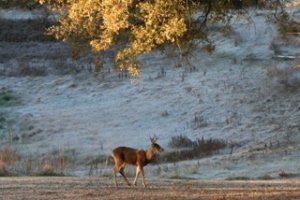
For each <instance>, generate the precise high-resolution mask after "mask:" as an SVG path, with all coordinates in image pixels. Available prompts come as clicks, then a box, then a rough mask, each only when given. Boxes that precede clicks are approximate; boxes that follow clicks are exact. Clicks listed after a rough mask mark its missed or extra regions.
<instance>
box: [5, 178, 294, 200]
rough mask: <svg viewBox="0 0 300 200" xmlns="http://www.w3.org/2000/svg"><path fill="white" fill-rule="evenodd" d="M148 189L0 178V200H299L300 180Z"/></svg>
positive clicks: (100, 181) (102, 181)
mask: <svg viewBox="0 0 300 200" xmlns="http://www.w3.org/2000/svg"><path fill="white" fill-rule="evenodd" d="M147 183H148V186H147V188H142V187H141V186H137V187H127V186H125V185H123V184H120V186H119V187H118V188H115V187H114V186H113V185H112V180H111V179H108V178H102V177H94V178H91V177H84V178H78V177H76V178H74V177H50V178H49V177H17V178H8V177H5V178H1V179H0V192H1V197H0V199H31V200H34V199H39V200H41V199H51V200H55V199H79V200H80V199H102V200H104V199H223V200H225V199H231V200H233V199H260V200H265V199H272V200H276V199H280V200H283V199H289V200H291V199H299V196H300V180H272V181H221V180H214V181H205V180H203V181H202V180H171V179H168V180H167V179H151V180H148V182H147Z"/></svg>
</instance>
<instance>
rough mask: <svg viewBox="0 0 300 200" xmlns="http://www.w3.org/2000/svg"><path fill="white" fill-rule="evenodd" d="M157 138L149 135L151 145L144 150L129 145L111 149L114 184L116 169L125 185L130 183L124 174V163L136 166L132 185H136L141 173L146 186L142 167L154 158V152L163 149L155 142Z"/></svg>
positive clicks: (116, 184) (115, 181)
mask: <svg viewBox="0 0 300 200" xmlns="http://www.w3.org/2000/svg"><path fill="white" fill-rule="evenodd" d="M157 139H158V137H156V136H154V138H152V137H150V140H151V146H150V147H149V149H148V150H146V151H144V150H142V149H133V148H129V147H117V148H115V149H114V150H113V151H112V154H111V155H112V157H113V158H114V161H115V166H114V169H113V174H114V183H115V186H118V183H117V178H116V173H117V171H119V172H120V174H121V175H122V177H123V178H124V180H125V182H126V183H127V185H129V186H130V183H129V182H128V180H127V178H126V177H125V174H124V169H125V166H126V164H129V165H136V166H137V168H136V175H135V179H134V182H133V185H134V186H136V182H137V178H138V176H139V174H140V173H142V180H143V186H144V187H146V184H145V175H144V169H143V167H144V166H145V165H147V164H148V163H150V162H151V161H152V160H153V159H154V157H155V154H156V153H159V152H162V151H163V150H164V149H163V148H161V147H160V146H159V145H158V144H156V141H157Z"/></svg>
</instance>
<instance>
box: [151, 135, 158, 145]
mask: <svg viewBox="0 0 300 200" xmlns="http://www.w3.org/2000/svg"><path fill="white" fill-rule="evenodd" d="M157 140H158V137H157V136H156V135H154V136H153V137H151V136H150V141H151V142H152V143H155V142H156V141H157Z"/></svg>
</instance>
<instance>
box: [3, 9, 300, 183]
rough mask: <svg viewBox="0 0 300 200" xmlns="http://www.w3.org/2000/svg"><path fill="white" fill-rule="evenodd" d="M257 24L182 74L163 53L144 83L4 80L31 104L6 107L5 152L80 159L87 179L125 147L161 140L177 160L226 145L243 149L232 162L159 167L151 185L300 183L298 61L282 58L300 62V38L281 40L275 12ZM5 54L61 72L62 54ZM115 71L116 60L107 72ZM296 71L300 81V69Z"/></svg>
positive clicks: (220, 158) (40, 48) (37, 50)
mask: <svg viewBox="0 0 300 200" xmlns="http://www.w3.org/2000/svg"><path fill="white" fill-rule="evenodd" d="M28 15H29V14H28ZM251 15H252V20H253V22H254V24H250V26H249V24H247V23H243V22H241V21H235V22H234V24H233V26H234V29H233V33H232V34H231V35H230V36H228V37H221V36H220V35H219V34H216V33H214V34H213V35H212V37H213V39H215V41H216V51H215V52H214V53H213V54H212V55H208V54H206V53H203V52H199V53H196V54H194V56H193V57H192V58H191V59H190V61H191V65H190V66H185V67H182V68H176V67H174V66H175V65H176V61H175V60H174V59H170V58H165V57H164V56H162V55H160V53H158V52H153V53H151V54H150V55H146V56H143V57H141V62H142V63H143V75H142V76H141V77H140V78H139V84H136V83H133V82H132V81H131V80H130V79H125V78H124V79H120V78H119V74H118V72H113V71H111V72H110V73H107V74H106V75H105V76H102V75H100V76H99V77H96V78H95V77H93V75H92V73H90V72H88V71H87V70H82V71H80V72H79V73H72V74H66V75H62V74H55V73H49V74H48V75H47V76H42V77H32V76H29V77H20V76H16V77H7V76H2V77H1V79H0V89H1V90H3V91H4V90H5V91H8V90H10V91H12V92H13V93H14V94H16V95H17V96H19V97H20V98H21V100H22V103H21V105H18V106H12V107H0V109H1V113H4V114H5V117H6V120H7V121H8V122H9V123H7V125H6V127H5V128H4V129H2V132H1V137H0V138H1V140H0V142H1V146H6V145H10V146H12V147H13V148H16V149H17V150H18V153H19V154H21V155H23V156H24V157H26V156H30V157H32V158H41V157H43V156H46V155H47V154H51V152H53V151H68V150H74V151H75V152H76V157H77V158H76V159H77V162H78V163H79V165H78V166H77V167H76V168H75V170H74V172H73V173H75V174H78V175H82V174H83V175H84V174H86V171H85V170H87V171H88V169H87V168H86V167H85V165H84V162H85V161H86V158H87V157H89V156H97V155H99V154H103V155H109V153H110V151H111V150H112V149H113V148H115V147H117V146H120V145H125V146H131V147H136V148H143V149H146V148H147V147H148V146H149V144H150V141H149V136H153V135H154V134H155V135H157V136H159V140H158V143H159V144H160V145H161V146H162V147H163V148H164V149H165V151H169V150H171V149H170V147H169V146H168V143H169V141H170V139H171V137H172V136H178V135H186V136H188V137H189V138H191V139H196V138H202V137H204V138H206V139H208V138H217V139H224V140H227V141H228V142H229V143H231V144H235V146H234V148H233V151H232V154H230V149H228V150H226V151H224V152H221V154H220V155H215V156H212V157H209V158H205V159H200V160H192V161H185V162H179V163H171V164H161V165H151V166H149V167H147V168H146V173H147V174H148V176H154V177H172V176H185V177H193V178H200V179H223V178H228V177H235V176H236V177H249V178H257V177H259V176H263V175H265V174H266V173H269V172H270V173H271V174H272V173H275V174H276V175H277V174H278V172H279V171H281V170H284V171H285V172H286V173H293V174H299V173H300V165H299V163H300V145H299V141H300V124H299V122H300V93H299V90H292V89H289V88H288V87H285V86H284V85H283V84H281V83H280V78H278V77H279V76H278V71H280V72H282V71H284V72H287V71H290V70H287V69H286V67H292V66H293V65H294V64H295V61H294V60H292V61H289V60H285V59H275V58H274V56H276V55H278V54H279V55H284V56H294V57H299V55H300V53H299V52H300V51H299V46H298V44H297V38H294V37H293V36H289V37H288V39H286V40H283V39H280V38H279V37H278V35H277V31H276V26H275V25H274V24H272V23H270V21H269V20H268V14H267V13H266V12H265V11H261V10H256V11H255V12H253V13H252V14H251ZM5 16H9V13H8V14H7V13H6V14H5ZM0 45H1V48H2V50H1V51H15V52H19V54H22V52H26V53H25V54H30V55H31V56H33V57H34V55H40V54H42V56H41V57H40V58H39V60H38V61H35V62H41V63H43V64H44V65H45V67H50V65H51V64H53V62H51V61H49V60H47V56H46V55H47V54H55V53H56V52H55V51H56V48H55V47H56V45H57V46H58V44H40V43H34V42H32V43H29V44H12V43H1V44H0ZM59 47H60V48H61V49H62V51H67V49H68V48H66V47H64V46H59ZM20 52H21V53H20ZM29 52H30V53H29ZM11 54H12V53H11ZM16 54H18V53H16ZM19 54H18V55H19ZM57 54H60V51H59V52H58V53H57ZM67 54H68V53H66V55H67ZM19 56H20V57H22V56H21V55H19ZM58 56H59V55H58ZM60 59H62V60H68V58H67V57H60ZM15 62H17V60H16V58H13V57H12V58H10V59H9V60H8V61H7V60H6V61H5V62H2V63H0V67H1V68H2V69H3V68H6V67H13V66H14V63H15ZM62 63H64V62H62ZM71 63H72V62H71ZM56 65H57V63H56ZM111 65H112V63H111V62H110V59H107V63H106V67H107V68H109V67H110V66H111ZM61 67H63V66H61ZM194 67H195V68H194ZM162 69H163V70H164V71H165V72H166V75H165V76H161V71H162ZM191 69H193V70H191ZM194 69H195V70H194ZM291 70H294V71H293V72H294V74H296V75H297V76H298V75H299V72H298V71H297V69H291ZM288 75H289V74H288ZM281 80H282V79H281ZM292 83H293V84H295V82H293V81H292ZM266 147H267V148H266ZM107 170H110V169H107Z"/></svg>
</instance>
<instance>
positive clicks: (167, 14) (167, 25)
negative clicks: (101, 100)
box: [40, 0, 279, 76]
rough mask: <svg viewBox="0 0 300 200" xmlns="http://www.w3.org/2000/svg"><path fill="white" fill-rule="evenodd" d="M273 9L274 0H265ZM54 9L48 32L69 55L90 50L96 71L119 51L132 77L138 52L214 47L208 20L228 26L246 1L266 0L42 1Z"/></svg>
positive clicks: (123, 67) (119, 62) (248, 3)
mask: <svg viewBox="0 0 300 200" xmlns="http://www.w3.org/2000/svg"><path fill="white" fill-rule="evenodd" d="M268 2H269V3H268V4H269V7H270V8H273V7H274V8H275V7H276V8H277V7H278V5H279V3H278V2H279V1H278V0H274V1H273V2H272V1H271V3H270V1H268ZM40 3H42V4H47V5H48V7H49V8H51V9H53V10H54V11H55V12H56V13H58V25H56V26H52V27H50V28H49V29H48V30H47V33H48V34H50V35H54V36H55V37H56V38H57V39H59V40H63V41H67V42H70V44H71V45H72V49H73V58H75V59H76V58H78V57H79V56H80V54H81V53H82V52H84V51H86V50H88V49H91V51H92V52H93V54H94V55H95V61H96V70H97V71H99V70H101V66H102V65H97V62H99V56H101V55H102V54H103V52H104V51H106V50H108V49H110V48H114V49H116V50H117V54H116V57H115V65H116V67H117V68H118V69H121V70H128V72H129V73H130V74H131V75H133V76H139V75H141V69H140V65H141V64H140V63H139V62H138V61H137V58H138V56H139V55H142V54H145V53H149V52H151V51H153V50H154V49H161V50H163V49H164V47H166V46H173V47H174V48H176V49H177V51H176V52H178V57H179V58H180V59H181V58H182V57H183V56H185V55H188V54H189V53H190V52H191V51H192V50H193V49H195V47H196V46H199V45H201V48H202V49H205V50H207V51H212V50H213V42H212V41H210V40H209V39H208V29H207V23H208V22H210V23H216V22H222V24H223V25H224V29H220V30H221V31H225V32H226V31H228V30H230V21H231V20H232V17H233V14H232V13H234V12H235V13H238V14H239V15H240V16H241V17H246V18H249V16H248V15H247V11H246V10H245V9H244V6H257V5H258V4H259V3H265V1H264V0H40Z"/></svg>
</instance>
